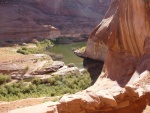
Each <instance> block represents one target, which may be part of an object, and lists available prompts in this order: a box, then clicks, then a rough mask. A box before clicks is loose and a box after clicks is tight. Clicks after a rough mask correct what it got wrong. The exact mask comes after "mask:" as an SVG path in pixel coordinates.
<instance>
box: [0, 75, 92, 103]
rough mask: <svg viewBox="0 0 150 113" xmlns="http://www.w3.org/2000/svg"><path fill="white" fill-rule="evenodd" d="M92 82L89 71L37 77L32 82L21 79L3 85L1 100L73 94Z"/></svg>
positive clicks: (1, 87)
mask: <svg viewBox="0 0 150 113" xmlns="http://www.w3.org/2000/svg"><path fill="white" fill-rule="evenodd" d="M90 84H91V79H90V76H89V74H88V73H84V74H68V75H66V76H55V77H53V78H49V79H47V80H40V79H39V78H35V79H33V80H32V83H31V84H29V83H24V81H20V82H18V83H13V84H9V85H1V86H0V100H1V101H12V100H17V99H24V98H32V97H41V96H60V95H63V94H66V93H70V94H72V93H76V92H78V91H80V90H83V89H86V88H87V87H88V86H89V85H90Z"/></svg>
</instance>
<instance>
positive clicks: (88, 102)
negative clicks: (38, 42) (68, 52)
mask: <svg viewBox="0 0 150 113" xmlns="http://www.w3.org/2000/svg"><path fill="white" fill-rule="evenodd" d="M149 11H150V1H149V0H113V2H112V4H111V7H110V8H109V11H108V12H107V14H106V15H105V18H104V19H103V20H102V22H101V23H100V24H99V25H98V26H97V28H96V29H95V30H94V31H93V32H92V34H91V36H90V38H89V40H88V44H87V47H86V51H85V53H84V55H85V57H88V58H91V59H95V60H100V61H104V67H103V72H102V73H101V74H100V76H99V78H98V79H97V81H96V82H95V84H94V85H93V86H91V87H89V88H88V89H86V90H84V91H81V92H79V93H77V94H74V95H70V96H64V97H62V98H61V99H60V100H59V103H60V104H57V105H56V106H57V109H58V113H142V112H143V110H144V109H145V107H146V105H147V104H149V103H148V101H150V82H149V80H150V66H149V58H150V56H149V55H150V50H149V44H150V42H149V38H150V32H149V31H150V26H149V25H150V23H149V22H150V21H149V19H150V15H149ZM52 112H53V113H57V111H56V110H52Z"/></svg>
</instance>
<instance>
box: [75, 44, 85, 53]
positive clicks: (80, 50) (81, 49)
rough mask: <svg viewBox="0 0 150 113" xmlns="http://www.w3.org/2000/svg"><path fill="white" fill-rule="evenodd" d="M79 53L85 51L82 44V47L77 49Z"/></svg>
mask: <svg viewBox="0 0 150 113" xmlns="http://www.w3.org/2000/svg"><path fill="white" fill-rule="evenodd" d="M77 50H78V51H79V52H80V53H84V52H85V50H86V47H85V46H84V47H81V48H79V49H77Z"/></svg>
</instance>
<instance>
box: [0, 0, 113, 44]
mask: <svg viewBox="0 0 150 113" xmlns="http://www.w3.org/2000/svg"><path fill="white" fill-rule="evenodd" d="M110 1H111V0H22V1H16V0H11V1H10V0H1V1H0V16H1V18H0V23H1V25H0V38H1V41H2V39H3V40H5V41H6V42H17V41H20V40H21V41H29V40H32V39H31V38H36V37H37V38H39V39H41V38H44V37H45V38H52V37H58V36H60V35H63V36H69V37H79V36H80V35H84V34H89V33H90V31H91V30H92V29H93V27H94V26H95V25H96V24H98V22H99V20H101V19H102V18H103V15H104V13H105V12H106V10H107V8H108V6H109V3H110ZM52 26H54V27H55V28H56V29H55V28H54V27H52ZM11 38H13V39H11Z"/></svg>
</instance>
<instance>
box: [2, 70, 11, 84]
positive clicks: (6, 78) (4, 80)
mask: <svg viewBox="0 0 150 113" xmlns="http://www.w3.org/2000/svg"><path fill="white" fill-rule="evenodd" d="M10 81H11V78H10V76H8V75H6V74H2V73H0V85H1V84H4V83H7V82H10Z"/></svg>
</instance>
